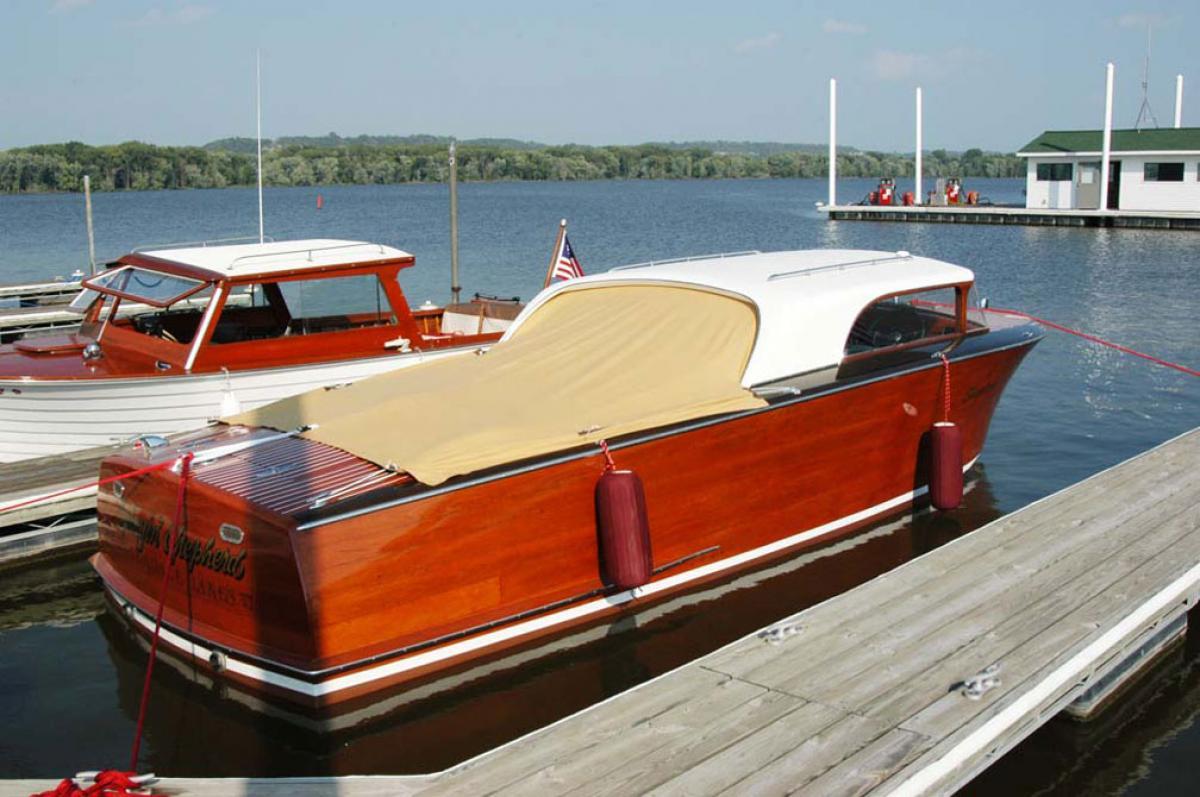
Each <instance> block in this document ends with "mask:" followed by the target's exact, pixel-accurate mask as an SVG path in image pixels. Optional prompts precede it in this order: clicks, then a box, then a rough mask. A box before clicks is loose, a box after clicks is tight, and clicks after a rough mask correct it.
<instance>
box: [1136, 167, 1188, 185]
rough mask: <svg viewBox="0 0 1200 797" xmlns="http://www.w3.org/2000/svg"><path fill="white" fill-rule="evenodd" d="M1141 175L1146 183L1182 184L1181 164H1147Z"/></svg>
mask: <svg viewBox="0 0 1200 797" xmlns="http://www.w3.org/2000/svg"><path fill="white" fill-rule="evenodd" d="M1142 175H1143V178H1144V179H1145V181H1146V182H1148V183H1182V182H1183V163H1147V164H1145V165H1144V167H1143V172H1142Z"/></svg>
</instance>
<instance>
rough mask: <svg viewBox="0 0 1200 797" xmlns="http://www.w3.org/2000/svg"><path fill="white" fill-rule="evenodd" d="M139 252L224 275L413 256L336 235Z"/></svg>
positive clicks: (237, 275)
mask: <svg viewBox="0 0 1200 797" xmlns="http://www.w3.org/2000/svg"><path fill="white" fill-rule="evenodd" d="M137 254H139V255H145V256H148V257H155V258H158V259H160V260H169V261H171V262H173V263H180V264H183V265H186V266H192V267H193V268H202V269H205V270H206V271H212V272H215V273H216V274H218V275H219V276H220V277H222V278H228V277H242V276H251V275H258V274H270V273H273V272H279V271H295V270H297V269H303V268H307V267H312V268H318V267H328V266H336V265H340V264H343V263H375V262H383V261H387V260H400V259H407V258H411V257H412V255H410V254H409V253H408V252H404V251H402V250H400V249H395V248H393V247H391V246H385V245H383V244H376V243H369V242H367V241H343V240H338V239H335V238H311V239H307V240H300V241H272V242H268V243H261V244H227V245H221V246H188V247H182V248H178V249H172V248H166V249H150V250H143V251H140V252H138V253H137Z"/></svg>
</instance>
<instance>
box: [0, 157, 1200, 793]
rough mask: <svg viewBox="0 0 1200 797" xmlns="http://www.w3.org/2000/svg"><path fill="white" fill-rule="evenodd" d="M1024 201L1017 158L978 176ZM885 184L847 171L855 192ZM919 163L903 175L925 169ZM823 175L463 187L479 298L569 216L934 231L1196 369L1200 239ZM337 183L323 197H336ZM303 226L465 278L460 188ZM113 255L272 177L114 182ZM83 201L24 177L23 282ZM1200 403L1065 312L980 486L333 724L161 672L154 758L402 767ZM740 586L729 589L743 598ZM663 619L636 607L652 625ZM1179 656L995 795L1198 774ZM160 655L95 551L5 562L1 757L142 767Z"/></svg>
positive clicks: (59, 769)
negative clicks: (142, 733) (135, 629)
mask: <svg viewBox="0 0 1200 797" xmlns="http://www.w3.org/2000/svg"><path fill="white" fill-rule="evenodd" d="M968 183H969V185H968V186H966V187H967V188H968V189H974V190H979V191H980V192H981V193H982V194H983V195H984V196H985V197H990V198H992V199H994V200H995V201H997V202H1014V203H1019V202H1021V201H1022V198H1021V189H1022V186H1023V183H1022V182H1021V181H1016V180H993V181H989V180H972V181H968ZM872 187H873V184H872V181H867V180H857V181H856V180H845V181H842V183H841V184H840V186H839V192H840V195H841V197H842V199H843V200H846V199H848V198H854V199H856V198H858V197H861V196H863V195H864V194H865V193H866V192H867V191H868V190H870V189H871V188H872ZM904 188H905V187H904V186H901V190H904ZM824 191H825V184H824V182H823V181H819V180H811V181H810V180H768V181H715V182H596V183H503V184H467V185H463V186H461V187H460V192H459V193H460V205H461V214H460V230H461V240H460V259H461V264H462V278H461V281H462V284H463V286H464V288H465V293H466V294H467V295H470V294H471V293H472V292H474V291H481V292H484V293H493V294H499V295H508V296H511V295H520V296H521V297H523V298H525V299H528V298H529V297H531V296H532V295H533V294H534V293H535V292H536V290H537V288H538V287H539V285H540V283H541V279H542V276H543V274H544V273H545V269H546V265H547V263H548V261H549V257H550V248H551V245H552V244H553V240H554V234H555V229H556V225H557V223H558V220H559V219H560V218H562V217H566V218H567V219H568V220H569V222H570V227H569V230H570V237H571V242H572V244H573V245H574V247H575V249H576V252H577V254H578V256H579V258H580V260H581V261H582V264H583V267H584V269H585V271H587V272H588V273H592V272H595V271H600V270H604V269H606V268H608V267H611V266H615V265H620V264H623V263H630V262H638V261H645V260H650V259H655V258H667V257H676V256H681V255H696V254H704V253H712V252H730V251H738V250H747V249H761V250H775V249H798V248H809V247H851V248H867V249H881V250H900V249H903V250H908V251H911V252H914V253H918V254H923V255H929V256H932V257H937V258H941V259H944V260H948V261H951V262H954V263H960V264H962V265H965V266H968V267H970V268H972V269H974V271H975V273H976V275H977V278H978V285H979V289H980V294H981V295H983V296H986V297H988V298H989V299H990V300H991V302H992V304H993V306H996V307H1015V308H1020V309H1023V310H1026V311H1028V312H1031V313H1034V314H1036V315H1040V316H1044V317H1046V318H1049V319H1052V320H1054V321H1057V322H1059V323H1062V324H1066V325H1068V326H1072V327H1077V328H1082V329H1085V330H1087V331H1089V332H1092V333H1094V334H1097V335H1100V336H1102V337H1105V338H1109V339H1112V340H1115V341H1118V342H1120V343H1123V344H1125V345H1127V346H1131V347H1133V348H1135V349H1139V350H1142V351H1146V352H1149V353H1153V354H1155V355H1157V356H1160V357H1163V358H1166V359H1168V360H1175V361H1179V362H1182V363H1184V364H1187V365H1190V366H1192V367H1195V366H1196V365H1198V364H1200V345H1198V344H1197V338H1196V328H1197V316H1198V305H1197V299H1198V298H1200V235H1197V234H1196V233H1192V232H1169V231H1164V232H1154V231H1142V230H1128V231H1126V230H1081V229H1055V228H1036V227H990V226H958V225H923V224H897V223H868V222H832V223H831V222H827V221H825V220H824V218H823V217H822V216H820V215H818V214H817V212H816V211H815V208H814V203H815V202H816V201H817V200H820V199H823V198H824ZM318 194H321V195H322V196H323V198H324V208H323V209H321V210H317V208H316V198H317V195H318ZM265 202H266V229H267V233H268V235H271V236H273V237H274V238H276V239H277V240H282V239H286V238H300V237H336V238H353V239H363V240H371V241H378V242H380V243H386V244H391V245H394V246H398V247H399V248H401V249H405V250H407V251H410V252H412V253H414V254H415V255H416V256H417V266H416V268H414V269H412V270H410V271H408V272H406V273H405V274H403V275H402V282H403V285H404V287H405V290H406V292H407V294H408V297H409V300H410V301H411V302H412V303H414V304H415V303H420V302H422V301H424V300H425V299H433V300H435V301H445V300H446V299H447V298H448V295H449V284H450V280H449V273H448V270H449V266H448V263H449V241H448V234H447V230H448V224H447V214H448V210H447V208H448V192H447V189H446V188H445V187H444V186H437V185H401V186H364V187H329V188H319V189H318V188H304V189H268V190H267V191H266V200H265ZM94 203H95V221H96V238H97V253H98V255H99V256H100V257H101V258H105V257H107V258H111V257H115V256H117V255H120V254H122V253H123V252H126V251H128V250H130V249H132V248H133V247H136V246H142V245H147V244H154V243H164V242H172V241H188V240H192V241H195V240H200V239H205V238H210V239H211V238H223V237H228V236H235V235H245V234H248V233H253V232H255V231H256V230H257V216H256V207H257V204H256V198H255V193H254V191H253V190H247V189H227V190H212V191H177V192H156V193H127V194H98V195H96V196H95V197H94ZM86 246H87V244H86V233H85V227H84V222H83V200H82V198H81V197H78V196H29V197H12V196H0V282H17V281H25V280H35V279H36V280H40V279H44V278H47V277H52V276H53V275H56V274H68V273H70V272H71V271H72V270H73V269H74V268H76V267H81V266H82V267H84V268H86V260H87V256H86V251H87V249H86ZM1197 425H1200V383H1197V380H1196V379H1195V378H1193V377H1188V376H1186V375H1184V374H1181V373H1178V372H1175V371H1172V370H1169V369H1165V368H1161V367H1158V366H1155V365H1152V364H1151V363H1149V362H1146V361H1143V360H1139V359H1136V358H1133V357H1129V356H1126V355H1123V354H1120V353H1118V352H1116V351H1113V350H1111V349H1105V348H1101V347H1097V346H1094V345H1092V344H1089V343H1086V342H1084V341H1082V340H1080V339H1078V338H1074V337H1069V336H1066V335H1061V334H1058V333H1053V332H1051V333H1049V335H1048V337H1047V339H1046V340H1045V341H1044V342H1042V343H1041V344H1040V345H1039V346H1038V347H1037V348H1036V349H1035V350H1034V351H1033V353H1032V354H1031V355H1030V356H1029V357H1028V358H1027V359H1026V361H1025V363H1024V364H1023V365H1022V366H1021V368H1020V369H1019V370H1018V372H1017V374H1016V377H1015V378H1014V379H1013V381H1012V382H1011V384H1010V385H1009V387H1008V390H1007V392H1006V393H1005V395H1004V398H1003V400H1002V401H1001V403H1000V406H999V409H998V410H997V412H996V416H995V419H994V421H993V424H992V428H991V433H990V436H989V438H988V444H987V448H986V449H985V451H984V454H983V457H982V459H981V463H982V464H981V465H980V466H979V467H978V468H977V471H976V473H975V478H974V481H973V484H972V485H971V487H970V491H969V493H968V495H967V497H966V502H965V505H964V507H963V508H962V509H960V510H958V511H956V512H952V513H948V514H945V515H935V514H932V513H922V514H918V515H916V516H907V517H903V518H900V519H898V520H895V521H892V522H889V523H884V524H880V525H879V526H877V527H875V528H873V529H872V530H869V531H867V532H864V533H862V534H859V535H857V536H855V537H853V538H851V539H849V540H846V541H843V542H841V543H838V544H836V545H834V546H830V547H828V548H826V549H822V550H821V551H819V552H818V553H819V555H818V554H808V555H806V556H804V557H800V558H798V559H795V560H792V561H790V562H787V563H784V564H782V565H778V566H775V567H772V568H770V569H768V570H764V571H761V572H759V573H756V574H754V575H752V576H750V577H746V578H743V579H741V580H739V581H737V582H735V583H734V584H731V585H726V586H725V587H723V588H722V589H721V590H719V591H716V592H713V593H709V594H701V595H699V596H696V597H694V598H693V599H690V600H687V601H680V602H678V603H677V604H675V605H668V606H666V607H661V608H659V609H654V610H650V611H648V612H646V613H645V614H644V615H639V616H638V617H637V618H635V619H633V620H625V621H622V622H620V623H617V624H614V625H613V626H606V627H602V628H600V629H598V630H597V631H595V632H593V633H592V634H591V635H590V636H589V637H587V638H585V639H581V640H576V641H577V642H579V644H577V645H574V646H572V647H565V646H564V647H563V649H561V650H558V651H557V652H554V653H552V654H550V655H547V656H545V657H542V658H540V659H538V660H535V661H532V662H525V663H522V664H520V665H519V666H517V667H514V668H511V669H509V670H508V671H502V672H498V673H495V674H492V675H489V676H488V677H485V678H481V679H479V680H476V681H473V682H471V683H467V684H465V685H463V686H462V687H460V688H458V689H456V690H454V691H452V692H449V693H446V694H442V695H439V696H435V697H431V698H427V699H424V700H419V701H417V702H415V703H412V702H410V703H404V702H401V701H397V702H396V703H395V705H394V707H392V708H391V709H390V710H389V711H388V712H385V713H384V714H383V716H379V717H376V718H373V719H372V720H370V721H369V722H366V723H364V724H362V725H360V726H358V727H356V728H353V729H349V730H342V731H338V732H336V733H326V734H318V733H314V732H312V731H310V730H305V729H303V728H299V727H297V726H296V725H294V724H292V723H289V722H285V721H283V720H280V719H275V718H268V717H265V716H263V715H261V714H258V713H254V712H251V711H250V710H248V709H246V708H245V707H243V706H242V705H241V704H239V703H237V702H235V701H233V700H231V699H229V698H228V697H227V696H223V695H222V694H221V693H220V692H219V691H213V690H210V689H206V688H203V687H200V686H197V685H194V684H192V683H191V682H189V681H188V680H186V679H184V678H183V677H182V676H180V675H179V674H178V673H176V672H175V671H174V670H172V669H171V668H169V667H160V668H158V669H156V671H155V678H156V684H155V686H154V691H153V695H152V698H151V704H150V711H149V718H148V722H147V739H146V741H145V743H144V745H143V759H144V761H145V763H144V768H145V769H147V770H153V771H156V772H158V773H160V774H163V773H166V774H172V775H286V774H293V775H299V774H321V773H336V774H350V773H376V772H378V773H393V772H394V773H398V772H421V771H429V770H434V769H440V768H442V767H445V766H447V765H449V764H452V763H454V762H455V761H458V760H462V759H464V758H466V757H469V756H471V755H474V754H476V753H478V752H481V751H483V750H486V749H488V748H490V747H493V746H495V745H496V744H499V743H502V742H504V741H506V740H509V739H512V738H514V737H516V736H519V735H521V734H524V733H527V732H529V731H531V730H534V729H536V728H537V727H540V726H541V725H544V724H546V723H547V722H550V721H553V720H555V719H557V718H559V717H562V716H565V715H566V714H569V713H571V712H573V711H576V710H578V709H580V708H583V707H585V706H587V705H589V704H591V703H593V702H595V701H597V700H600V699H603V698H604V697H606V696H609V695H611V694H614V693H616V692H619V691H621V690H624V689H627V688H629V687H630V686H633V685H635V684H637V683H639V682H641V681H643V680H645V679H647V678H650V677H653V676H655V675H657V674H659V673H662V672H664V671H666V670H669V669H671V668H673V667H676V666H678V665H680V664H683V663H685V662H686V661H688V660H690V659H692V658H695V657H696V656H699V655H702V654H703V653H706V652H708V651H710V650H713V649H715V648H717V647H719V646H721V645H723V644H725V643H726V642H729V641H731V640H733V639H736V638H738V637H740V636H742V635H745V634H747V633H750V632H752V631H754V630H755V629H757V628H760V627H762V626H764V625H767V624H769V623H771V622H773V621H775V620H777V619H779V618H781V617H784V616H786V615H788V614H790V613H793V612H795V611H798V610H800V609H803V608H804V607H806V606H809V605H812V604H813V603H816V602H819V601H821V600H823V599H825V598H827V597H829V596H831V595H834V594H837V593H839V592H841V591H844V590H846V589H848V588H850V587H852V586H854V585H855V584H858V583H861V582H862V581H865V580H867V579H869V578H871V577H873V576H874V575H876V574H878V573H880V572H883V571H886V570H888V569H890V568H892V567H895V566H897V565H899V564H900V563H902V562H904V561H906V560H907V559H909V558H911V557H913V556H915V555H919V554H921V553H924V552H926V551H928V550H930V549H932V548H934V547H936V546H937V545H940V544H942V543H944V542H947V541H949V540H951V539H953V538H955V537H957V536H959V535H961V534H964V533H968V532H970V531H971V530H973V529H975V528H977V527H978V526H980V525H982V524H984V523H986V522H988V521H990V520H992V519H994V518H996V517H998V516H999V515H1001V514H1003V513H1007V512H1011V511H1013V510H1015V509H1018V508H1020V507H1022V506H1024V505H1026V504H1028V503H1029V502H1031V501H1033V500H1035V499H1037V498H1040V497H1042V496H1045V495H1047V494H1049V493H1051V492H1054V491H1056V490H1058V489H1060V488H1062V487H1066V486H1068V485H1070V484H1072V483H1074V482H1077V481H1079V480H1080V479H1082V478H1084V477H1086V476H1089V475H1091V474H1093V473H1096V472H1097V471H1100V470H1102V469H1104V468H1106V467H1108V466H1110V465H1113V464H1115V463H1117V462H1120V461H1121V460H1124V459H1126V458H1128V457H1130V456H1133V455H1134V454H1137V453H1139V452H1141V451H1144V450H1146V449H1147V448H1150V447H1151V446H1153V445H1156V444H1158V443H1161V442H1163V441H1164V440H1167V439H1169V438H1171V437H1174V436H1175V435H1177V434H1180V433H1182V432H1184V431H1187V430H1189V429H1191V428H1193V427H1196V426H1197ZM718 596H719V597H720V600H717V599H716V598H717V597H718ZM631 626H632V627H636V628H631ZM1197 662H1198V659H1197V657H1196V655H1195V653H1194V651H1193V650H1191V649H1183V650H1178V651H1176V652H1175V653H1174V654H1173V655H1172V656H1171V657H1170V658H1168V659H1167V660H1166V661H1164V662H1163V663H1162V665H1161V666H1160V670H1159V672H1158V675H1157V677H1156V678H1154V679H1153V680H1151V681H1148V682H1146V683H1145V684H1143V685H1142V686H1141V687H1139V689H1138V690H1137V691H1135V692H1134V693H1133V694H1132V695H1130V696H1129V698H1127V699H1125V700H1123V701H1121V703H1120V704H1119V705H1118V706H1116V707H1115V709H1114V710H1113V711H1111V712H1109V713H1107V714H1105V715H1104V717H1102V718H1101V720H1100V721H1098V722H1094V723H1089V724H1086V725H1077V724H1073V723H1070V722H1067V721H1063V720H1055V721H1053V722H1051V723H1050V724H1049V725H1048V726H1047V727H1046V728H1045V729H1043V730H1042V731H1041V732H1039V733H1038V734H1035V735H1034V736H1033V737H1031V738H1030V739H1029V740H1028V741H1027V742H1025V743H1024V744H1023V745H1022V746H1021V747H1019V748H1018V749H1017V750H1015V751H1014V752H1013V753H1011V754H1010V755H1009V756H1007V757H1006V758H1005V759H1003V760H1002V761H1000V762H999V763H998V764H997V765H995V766H994V767H993V768H992V769H991V770H989V771H988V772H987V773H985V775H984V776H983V777H982V778H980V779H979V780H978V781H976V782H975V783H974V784H972V786H971V788H970V790H969V791H970V793H972V794H997V795H999V794H1012V793H1022V794H1024V793H1045V794H1081V793H1088V794H1194V793H1195V778H1194V764H1193V762H1194V761H1195V760H1197V758H1200V729H1198V728H1197V727H1196V724H1195V723H1196V716H1197V713H1198V712H1200V665H1198V664H1197ZM144 663H145V653H144V651H143V648H142V647H141V646H140V645H139V643H138V642H137V641H136V640H134V639H133V638H132V637H131V636H130V634H129V633H128V632H127V631H126V630H125V629H124V627H123V626H122V625H121V624H120V623H118V622H117V621H116V620H115V619H114V618H112V617H111V616H110V615H109V614H108V613H107V612H106V610H105V607H104V602H103V600H102V597H101V591H100V585H99V581H98V580H97V579H96V577H95V576H94V575H93V573H92V571H91V569H90V567H89V566H88V565H87V563H86V561H85V560H83V559H69V560H66V561H59V562H56V563H52V564H44V565H40V566H36V567H31V568H25V569H22V570H15V571H14V570H9V571H3V572H0V778H4V777H32V776H43V777H54V778H58V777H62V776H63V775H66V774H69V773H73V772H75V771H77V770H81V769H91V768H102V767H107V766H123V765H124V764H125V762H126V760H127V757H128V749H129V742H130V740H131V738H132V734H133V726H134V722H135V719H136V713H137V702H138V697H139V693H140V688H141V680H140V679H141V673H142V668H143V667H144Z"/></svg>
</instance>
